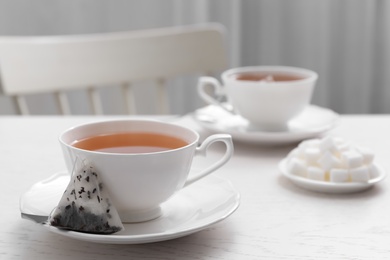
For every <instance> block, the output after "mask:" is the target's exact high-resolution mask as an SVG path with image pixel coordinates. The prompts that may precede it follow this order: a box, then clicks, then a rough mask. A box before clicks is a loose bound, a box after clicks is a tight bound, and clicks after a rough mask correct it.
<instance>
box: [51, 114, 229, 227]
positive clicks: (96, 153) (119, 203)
mask: <svg viewBox="0 0 390 260" xmlns="http://www.w3.org/2000/svg"><path fill="white" fill-rule="evenodd" d="M120 133H122V134H123V135H122V136H120V137H119V134H120ZM102 135H106V136H109V135H117V136H116V137H115V138H116V139H117V140H118V137H119V140H120V141H119V144H114V146H117V147H116V148H108V146H112V141H109V142H111V144H110V145H104V146H105V148H103V149H102V150H96V149H98V147H97V146H96V144H97V143H99V142H100V141H102V140H100V141H99V140H98V139H96V138H99V137H97V136H102ZM93 138H95V139H93ZM115 138H114V139H115ZM88 139H89V141H88ZM83 140H84V141H83ZM124 140H129V141H124ZM198 140H199V135H198V133H196V132H195V131H193V130H191V129H189V128H186V127H183V126H179V125H175V124H170V123H163V122H159V121H152V120H131V119H128V120H115V121H100V122H94V123H87V124H83V125H79V126H76V127H73V128H70V129H68V130H66V131H65V132H64V133H62V134H61V135H60V137H59V141H60V143H61V147H62V150H63V154H64V158H65V162H66V166H67V169H68V171H69V172H72V170H73V167H74V165H75V163H76V159H77V158H79V159H80V158H81V159H82V160H87V161H88V162H90V163H91V164H92V165H93V167H94V168H95V170H96V171H97V172H99V174H100V175H99V176H100V177H101V180H102V182H103V183H104V185H105V187H106V188H107V190H108V193H109V194H110V197H111V201H112V202H113V204H114V205H115V207H116V209H117V210H118V213H119V215H120V217H121V220H122V221H123V222H140V221H147V220H151V219H154V218H157V217H158V216H160V215H161V209H160V205H161V204H162V203H163V202H165V201H167V200H168V199H169V198H170V197H171V196H172V195H173V194H174V193H175V192H177V191H179V190H180V189H181V188H183V187H185V186H188V185H190V184H192V183H193V182H195V181H197V180H199V179H201V178H203V177H205V176H207V175H208V174H210V173H212V172H213V171H215V170H216V169H218V168H219V167H221V166H222V165H224V164H225V163H226V162H227V161H228V160H229V159H230V158H231V156H232V154H233V143H232V140H231V137H230V136H229V135H226V134H216V135H212V136H210V137H208V138H207V139H206V140H205V141H204V142H203V143H202V144H201V146H199V147H197V145H198ZM89 142H90V143H89ZM214 142H223V143H224V144H225V145H226V150H225V153H224V155H223V156H222V157H221V158H220V159H218V160H217V161H216V162H214V163H213V164H211V165H210V166H208V167H207V168H205V169H203V170H202V171H201V172H199V173H194V174H191V176H190V177H189V176H188V175H189V172H190V169H191V163H192V160H193V157H194V156H197V155H203V156H205V155H206V150H207V149H208V147H209V146H210V145H211V144H212V143H214ZM76 146H77V147H76ZM121 146H123V147H121Z"/></svg>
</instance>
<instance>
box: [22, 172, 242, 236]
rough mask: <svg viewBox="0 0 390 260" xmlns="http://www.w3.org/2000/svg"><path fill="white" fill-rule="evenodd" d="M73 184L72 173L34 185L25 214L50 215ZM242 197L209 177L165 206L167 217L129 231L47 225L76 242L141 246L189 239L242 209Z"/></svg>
mask: <svg viewBox="0 0 390 260" xmlns="http://www.w3.org/2000/svg"><path fill="white" fill-rule="evenodd" d="M68 182H69V174H67V173H58V174H55V175H53V176H52V177H50V178H49V179H46V180H43V181H40V182H38V183H36V184H34V185H33V186H32V187H31V188H30V189H29V190H28V191H27V192H26V193H25V194H23V195H22V197H21V199H20V210H21V212H22V213H27V214H33V215H44V216H47V215H49V214H50V212H51V210H52V209H53V208H54V207H55V206H56V205H57V203H58V201H59V200H60V198H61V196H62V193H63V192H64V190H65V188H66V186H67V184H68ZM239 203H240V195H239V193H238V192H237V190H235V189H234V187H233V186H232V184H231V183H230V182H229V181H228V180H225V179H222V178H220V177H216V176H213V175H211V176H208V177H207V178H205V179H203V180H200V181H199V182H197V183H194V184H193V185H191V186H189V187H187V188H185V189H183V190H181V191H180V192H178V193H177V194H176V195H174V196H173V197H172V198H171V199H170V200H169V201H168V202H166V203H165V204H163V205H162V210H163V215H162V216H161V217H159V218H157V219H155V220H152V221H147V222H142V223H134V224H124V227H125V230H123V231H120V232H118V233H115V234H112V235H96V234H88V233H80V232H74V231H64V230H61V229H58V228H55V227H52V226H49V225H47V224H44V225H42V226H43V227H44V228H46V229H48V230H49V231H51V232H54V233H57V234H60V235H63V236H66V237H71V238H74V239H79V240H84V241H89V242H96V243H107V244H141V243H150V242H157V241H164V240H169V239H174V238H178V237H182V236H186V235H189V234H192V233H195V232H197V231H200V230H202V229H205V228H207V227H209V226H210V225H212V224H214V223H217V222H219V221H221V220H223V219H225V218H227V217H228V216H229V215H231V214H232V213H233V212H234V211H235V210H236V209H237V208H238V206H239Z"/></svg>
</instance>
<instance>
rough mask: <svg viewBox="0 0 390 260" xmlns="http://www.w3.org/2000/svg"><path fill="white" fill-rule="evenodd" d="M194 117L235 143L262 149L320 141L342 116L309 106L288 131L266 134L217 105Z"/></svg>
mask: <svg viewBox="0 0 390 260" xmlns="http://www.w3.org/2000/svg"><path fill="white" fill-rule="evenodd" d="M193 117H194V119H195V120H196V121H197V123H198V124H200V125H201V126H202V127H204V128H206V129H208V130H210V131H212V132H218V133H227V134H230V135H231V136H232V137H233V139H234V140H235V141H241V142H248V143H256V144H263V145H280V144H291V143H296V142H299V141H302V140H305V139H309V138H314V137H319V136H321V135H324V134H325V133H326V132H327V131H329V130H331V129H332V128H333V127H335V125H336V123H337V121H338V119H339V115H338V114H337V113H335V112H334V111H332V110H330V109H327V108H322V107H318V106H314V105H310V106H308V107H307V108H306V109H305V110H304V111H303V112H302V113H301V114H300V115H299V116H297V117H295V118H294V119H292V120H291V121H290V122H289V125H288V127H289V128H288V130H287V131H284V132H263V131H257V130H252V129H249V127H248V126H249V124H248V121H247V120H246V119H244V118H242V117H241V116H239V115H233V114H231V113H229V112H227V111H225V110H224V109H222V108H220V107H218V106H215V105H210V106H207V107H204V108H201V109H198V110H196V111H195V112H194V114H193Z"/></svg>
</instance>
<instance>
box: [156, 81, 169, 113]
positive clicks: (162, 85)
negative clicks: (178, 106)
mask: <svg viewBox="0 0 390 260" xmlns="http://www.w3.org/2000/svg"><path fill="white" fill-rule="evenodd" d="M156 88H157V110H158V112H159V113H160V114H169V106H168V90H167V85H166V80H165V79H163V78H160V79H157V81H156Z"/></svg>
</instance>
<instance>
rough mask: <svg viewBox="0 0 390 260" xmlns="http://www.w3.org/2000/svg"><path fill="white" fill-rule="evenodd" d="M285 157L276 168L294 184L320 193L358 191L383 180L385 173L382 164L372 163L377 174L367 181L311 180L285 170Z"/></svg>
mask: <svg viewBox="0 0 390 260" xmlns="http://www.w3.org/2000/svg"><path fill="white" fill-rule="evenodd" d="M287 160H288V159H287V158H284V159H283V160H281V161H280V162H279V164H278V169H279V171H280V172H281V173H282V175H283V176H284V177H286V178H287V179H289V180H290V181H291V182H292V183H294V184H295V185H296V186H298V187H301V188H303V189H306V190H310V191H314V192H320V193H338V194H341V193H355V192H359V191H364V190H366V189H368V188H370V187H372V186H373V185H375V184H377V183H379V182H381V181H383V180H384V179H385V178H386V176H387V174H386V171H385V170H384V168H383V167H382V166H380V165H379V164H377V163H374V164H373V165H374V166H375V167H376V168H377V169H378V171H379V176H378V177H376V178H374V179H370V180H369V181H368V182H347V183H334V182H325V181H317V180H311V179H308V178H304V177H300V176H295V175H292V174H291V173H290V172H289V171H288V170H287Z"/></svg>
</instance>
